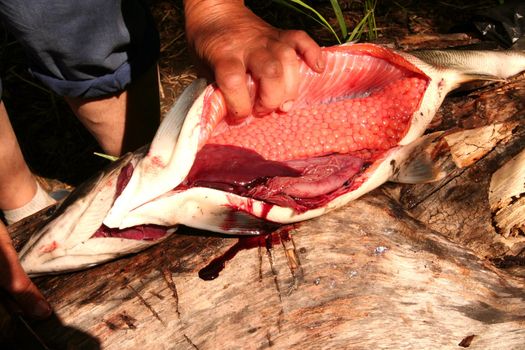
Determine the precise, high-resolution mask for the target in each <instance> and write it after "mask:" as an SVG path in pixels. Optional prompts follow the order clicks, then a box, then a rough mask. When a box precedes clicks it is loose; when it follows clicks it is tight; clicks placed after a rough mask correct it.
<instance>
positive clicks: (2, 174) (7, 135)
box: [0, 101, 37, 210]
mask: <svg viewBox="0 0 525 350" xmlns="http://www.w3.org/2000/svg"><path fill="white" fill-rule="evenodd" d="M36 188H37V187H36V180H35V178H34V177H33V175H32V174H31V171H30V170H29V168H28V166H27V164H26V162H25V160H24V156H23V155H22V151H21V150H20V146H19V145H18V141H17V140H16V136H15V133H14V131H13V128H12V126H11V122H10V121H9V117H8V115H7V111H6V109H5V106H4V103H3V102H1V101H0V209H4V210H5V209H14V208H19V207H21V206H23V205H24V204H26V203H27V202H29V201H30V200H31V199H32V198H33V197H34V195H35V193H36Z"/></svg>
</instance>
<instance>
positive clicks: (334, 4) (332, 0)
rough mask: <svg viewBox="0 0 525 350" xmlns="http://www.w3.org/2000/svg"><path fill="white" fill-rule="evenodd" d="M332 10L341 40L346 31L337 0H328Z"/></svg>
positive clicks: (344, 36) (346, 33)
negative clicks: (339, 30)
mask: <svg viewBox="0 0 525 350" xmlns="http://www.w3.org/2000/svg"><path fill="white" fill-rule="evenodd" d="M330 3H331V4H332V8H333V9H334V13H335V17H337V23H339V28H340V29H341V36H342V37H343V39H345V38H346V36H347V35H348V29H347V28H346V22H345V18H344V16H343V11H341V6H339V1H338V0H330Z"/></svg>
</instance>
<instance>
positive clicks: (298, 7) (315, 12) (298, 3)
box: [273, 0, 341, 44]
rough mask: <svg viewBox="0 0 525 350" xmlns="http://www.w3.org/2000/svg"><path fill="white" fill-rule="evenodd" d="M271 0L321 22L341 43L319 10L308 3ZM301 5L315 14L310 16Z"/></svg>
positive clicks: (291, 0)
mask: <svg viewBox="0 0 525 350" xmlns="http://www.w3.org/2000/svg"><path fill="white" fill-rule="evenodd" d="M273 1H274V2H276V3H279V4H281V5H285V6H287V7H289V8H292V9H294V10H295V11H297V12H300V13H302V14H304V15H306V16H308V17H310V18H311V19H313V20H314V21H316V22H317V23H319V24H321V25H322V26H323V27H325V28H326V29H328V30H329V31H330V32H332V34H333V35H334V36H335V38H336V39H337V42H338V43H339V44H341V40H340V38H339V36H338V35H337V33H336V32H335V30H334V28H333V27H332V26H331V25H330V23H328V21H327V20H326V19H325V18H324V17H323V15H321V14H320V13H319V12H317V10H315V9H314V8H313V7H311V6H310V5H308V4H306V3H305V2H303V1H301V0H287V1H286V0H273ZM291 3H293V4H295V5H297V6H294V5H292V4H291ZM301 7H302V8H305V9H307V10H309V11H310V12H312V13H313V14H315V16H312V15H311V14H310V13H308V12H306V11H304V10H303V9H302V8H301Z"/></svg>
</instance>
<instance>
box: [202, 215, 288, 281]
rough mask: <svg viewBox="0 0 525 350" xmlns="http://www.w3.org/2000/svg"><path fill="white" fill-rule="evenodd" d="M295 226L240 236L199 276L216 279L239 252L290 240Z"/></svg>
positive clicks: (206, 279) (272, 245) (203, 269)
mask: <svg viewBox="0 0 525 350" xmlns="http://www.w3.org/2000/svg"><path fill="white" fill-rule="evenodd" d="M293 227H294V226H293V225H288V226H283V227H281V228H279V229H278V230H276V231H274V232H272V233H269V234H266V235H259V236H249V237H240V238H239V239H238V241H237V243H235V244H234V245H232V246H231V247H230V248H229V249H228V250H227V251H226V252H225V253H224V254H222V255H221V256H219V257H217V258H215V259H213V260H212V261H211V262H210V263H209V264H208V265H206V266H205V267H203V268H202V269H201V270H200V271H199V277H200V278H201V279H203V280H205V281H211V280H214V279H216V278H217V277H219V274H220V273H221V271H222V270H224V268H225V267H226V263H227V262H228V261H230V260H232V259H233V258H234V257H235V256H236V255H237V253H239V252H240V251H242V250H248V249H253V248H258V247H261V248H266V250H267V251H269V250H270V249H272V248H273V247H274V246H275V245H277V244H280V243H281V242H282V241H285V242H287V241H289V240H290V239H291V237H290V231H291V230H292V229H293Z"/></svg>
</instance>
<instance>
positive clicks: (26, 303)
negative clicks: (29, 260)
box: [0, 223, 51, 319]
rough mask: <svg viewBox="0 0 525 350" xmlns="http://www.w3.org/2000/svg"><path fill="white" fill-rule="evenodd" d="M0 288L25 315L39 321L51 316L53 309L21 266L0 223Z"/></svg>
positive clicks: (4, 228)
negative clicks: (13, 300)
mask: <svg viewBox="0 0 525 350" xmlns="http://www.w3.org/2000/svg"><path fill="white" fill-rule="evenodd" d="M0 287H1V288H2V289H4V290H5V291H7V292H8V293H9V294H10V295H11V297H13V298H14V299H15V301H16V303H17V305H18V306H19V307H20V308H21V309H22V312H23V313H24V314H25V315H28V316H30V317H33V318H37V319H42V318H46V317H48V316H49V315H51V307H50V306H49V304H48V303H47V301H46V300H45V298H44V296H43V295H42V293H40V291H39V290H38V288H37V287H36V286H35V285H34V284H33V282H31V280H30V279H29V277H27V274H26V273H25V271H24V270H23V268H22V266H21V265H20V263H19V261H18V256H17V253H16V251H15V249H14V248H13V245H12V243H11V238H10V237H9V233H8V232H7V229H6V227H5V226H4V225H3V224H2V223H0Z"/></svg>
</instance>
